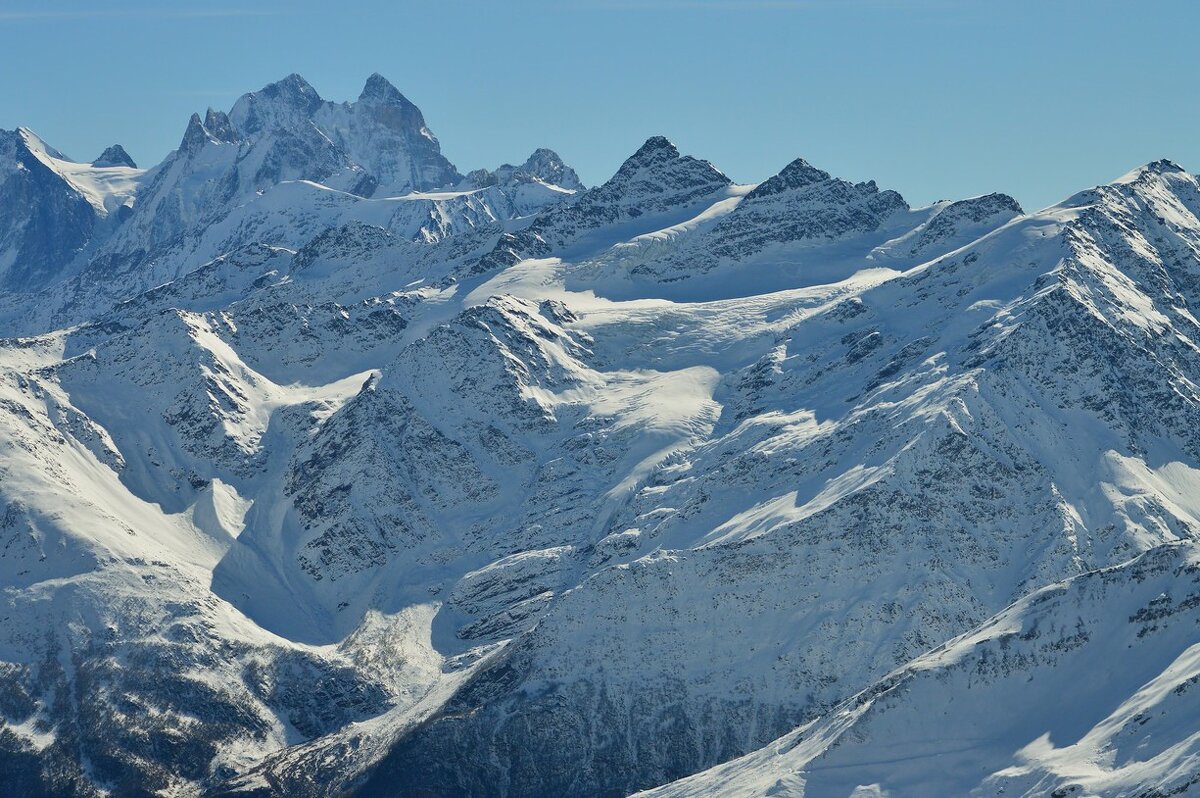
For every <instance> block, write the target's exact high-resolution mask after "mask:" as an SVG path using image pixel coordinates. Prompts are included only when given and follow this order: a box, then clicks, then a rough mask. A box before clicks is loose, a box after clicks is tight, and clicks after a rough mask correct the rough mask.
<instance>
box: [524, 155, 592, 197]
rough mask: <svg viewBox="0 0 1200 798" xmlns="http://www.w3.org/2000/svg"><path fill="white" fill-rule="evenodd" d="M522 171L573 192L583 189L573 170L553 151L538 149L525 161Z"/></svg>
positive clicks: (581, 182)
mask: <svg viewBox="0 0 1200 798" xmlns="http://www.w3.org/2000/svg"><path fill="white" fill-rule="evenodd" d="M521 169H522V171H525V172H528V173H529V174H531V175H533V176H535V177H537V178H539V179H541V180H544V181H545V182H547V183H550V184H551V185H555V186H562V187H563V188H569V189H573V190H579V189H581V188H583V181H581V180H580V179H579V175H577V174H576V173H575V170H574V169H572V168H571V167H570V166H568V165H567V164H566V163H565V162H564V161H563V159H562V158H561V157H559V154H558V153H557V152H555V151H554V150H551V149H547V148H545V147H539V148H538V149H536V150H534V151H533V154H532V155H530V156H529V157H528V158H526V159H525V163H524V165H523V166H522V167H521Z"/></svg>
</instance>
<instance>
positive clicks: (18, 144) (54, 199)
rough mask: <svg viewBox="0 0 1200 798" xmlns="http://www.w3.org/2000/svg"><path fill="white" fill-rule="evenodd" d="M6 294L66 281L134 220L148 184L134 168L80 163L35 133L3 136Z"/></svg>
mask: <svg viewBox="0 0 1200 798" xmlns="http://www.w3.org/2000/svg"><path fill="white" fill-rule="evenodd" d="M0 161H2V162H3V163H4V168H3V170H2V171H0V208H3V209H4V213H3V215H2V216H3V222H0V288H3V289H4V290H5V291H28V290H30V289H36V288H40V287H41V286H43V285H45V284H47V283H52V282H56V281H58V280H60V279H62V278H63V277H64V276H66V275H68V274H69V273H70V271H71V270H72V269H74V268H78V265H79V263H80V261H81V260H82V258H83V257H84V256H85V254H86V252H87V250H89V248H94V247H95V246H96V244H97V242H99V241H101V240H103V238H104V237H105V236H106V235H107V234H109V233H110V232H111V230H112V228H113V227H115V225H116V224H118V223H119V222H120V221H121V220H122V219H124V217H125V216H126V215H127V214H128V212H129V210H130V205H131V204H132V202H133V197H134V195H135V193H136V191H137V187H138V184H139V182H140V180H141V178H142V174H143V173H142V172H141V171H139V170H138V169H137V168H136V167H135V166H133V164H132V162H130V163H129V164H117V163H107V162H105V163H101V162H100V161H97V162H96V163H94V164H91V165H88V164H78V163H74V162H73V161H70V160H68V159H67V158H66V157H65V156H63V154H62V153H60V152H58V151H57V150H55V149H54V148H53V147H51V146H49V145H48V144H46V143H45V142H44V141H42V140H41V139H40V138H38V137H37V135H36V134H34V133H33V132H32V131H30V130H27V129H25V128H18V129H17V130H14V131H0Z"/></svg>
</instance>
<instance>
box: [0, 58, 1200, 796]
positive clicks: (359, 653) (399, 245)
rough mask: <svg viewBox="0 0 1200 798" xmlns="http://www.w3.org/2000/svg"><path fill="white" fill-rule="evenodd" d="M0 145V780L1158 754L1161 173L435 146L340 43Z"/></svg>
mask: <svg viewBox="0 0 1200 798" xmlns="http://www.w3.org/2000/svg"><path fill="white" fill-rule="evenodd" d="M0 147H2V148H4V149H5V151H7V152H10V153H11V154H12V156H13V157H12V158H10V159H9V160H8V163H9V164H10V166H7V167H3V168H6V169H8V170H9V171H7V172H0V208H3V209H4V212H3V213H2V214H0V220H2V221H0V284H2V285H3V287H4V292H3V293H2V294H0V334H2V335H5V336H8V337H6V338H3V339H0V426H2V428H3V432H2V434H0V546H2V547H3V553H4V554H3V557H0V587H2V588H3V601H2V604H0V619H2V621H3V622H2V623H0V793H3V794H6V795H7V794H14V795H35V796H36V795H55V796H57V795H71V796H100V795H122V796H123V795H173V796H196V795H205V796H235V795H236V796H301V797H303V796H326V795H357V796H395V795H445V796H456V795H483V796H558V795H581V796H618V795H627V794H630V793H634V792H637V791H639V790H651V793H650V794H652V795H660V794H661V795H664V796H666V795H669V796H702V795H703V796H708V795H728V796H759V795H762V796H766V795H772V796H808V797H809V798H823V797H824V796H836V797H837V798H847V797H848V796H857V797H858V798H864V797H865V796H883V795H887V796H893V798H899V797H900V796H913V797H914V798H916V797H922V796H928V795H955V796H957V795H980V796H992V795H1005V796H1013V795H1026V796H1042V795H1057V796H1076V795H1078V796H1083V795H1102V796H1126V795H1128V796H1134V795H1137V796H1157V795H1178V794H1183V793H1186V792H1187V790H1188V789H1189V787H1190V786H1191V785H1192V784H1193V782H1197V783H1198V784H1200V758H1198V753H1200V752H1198V749H1197V746H1198V744H1200V743H1198V741H1200V722H1198V721H1197V718H1198V717H1200V713H1198V712H1197V707H1196V706H1195V698H1196V695H1200V693H1197V691H1196V688H1195V683H1196V682H1197V681H1198V680H1200V657H1198V656H1197V653H1196V651H1194V650H1193V649H1194V648H1195V645H1196V629H1197V628H1198V627H1197V624H1198V623H1200V581H1198V580H1200V550H1198V549H1197V545H1196V542H1195V541H1196V537H1197V530H1200V393H1198V389H1197V385H1200V347H1198V346H1197V341H1198V340H1200V322H1198V321H1197V319H1196V318H1195V317H1194V316H1193V314H1192V311H1191V310H1190V308H1191V307H1192V306H1194V305H1195V304H1196V303H1198V302H1200V218H1198V214H1200V183H1198V181H1197V179H1196V178H1195V177H1193V176H1191V175H1189V174H1187V173H1186V172H1185V171H1183V170H1182V169H1181V168H1179V167H1178V166H1176V165H1174V164H1171V163H1169V162H1157V163H1153V164H1149V165H1147V166H1145V167H1142V168H1140V169H1138V170H1135V171H1134V172H1132V173H1130V174H1128V175H1126V176H1125V177H1123V178H1121V179H1119V180H1117V181H1115V182H1113V183H1112V184H1110V185H1107V186H1101V187H1098V188H1095V189H1090V190H1088V191H1084V192H1082V193H1080V194H1077V195H1075V196H1073V197H1071V198H1069V199H1067V200H1066V201H1064V202H1063V203H1061V204H1059V205H1056V206H1054V207H1051V208H1048V209H1045V210H1043V211H1039V212H1037V213H1025V212H1024V211H1023V210H1022V209H1021V208H1020V207H1019V206H1018V205H1017V204H1016V203H1015V202H1014V201H1013V200H1012V199H1011V198H1009V197H1006V196H1004V195H1002V194H992V195H987V196H983V197H977V198H971V199H965V200H960V201H957V202H949V201H948V202H941V203H937V204H935V205H933V206H930V207H927V208H911V207H909V206H908V204H907V203H906V202H905V201H904V199H903V198H902V197H901V196H900V195H899V194H897V193H895V192H894V191H887V190H880V189H879V188H878V187H877V186H876V185H875V184H874V183H870V182H868V183H858V184H855V183H850V182H847V181H843V180H839V179H837V178H835V177H833V176H831V175H829V174H828V173H826V172H824V171H821V170H820V169H818V168H816V167H814V166H812V165H811V164H808V163H807V162H805V161H803V160H800V159H798V160H796V161H794V162H792V163H790V164H788V165H786V166H785V167H784V168H783V169H782V170H781V171H780V173H779V174H778V175H776V176H774V177H772V178H770V179H769V180H766V181H764V182H763V183H760V184H758V185H740V184H736V183H733V182H732V181H731V180H730V179H729V178H728V177H727V176H725V175H724V174H722V173H721V172H720V171H719V170H718V169H716V168H715V167H714V166H712V165H711V164H709V163H708V162H706V161H703V160H699V159H696V158H692V157H687V156H682V155H680V153H679V152H678V151H677V150H676V149H675V147H674V145H672V144H671V143H670V142H669V141H667V140H666V139H664V138H661V137H654V138H651V139H649V140H648V141H647V142H646V144H645V145H644V146H643V147H642V148H641V149H639V150H638V151H637V152H636V153H634V154H633V155H632V156H631V157H630V158H629V159H628V160H627V161H626V162H625V163H624V164H623V165H622V166H621V167H620V169H619V170H618V171H617V172H616V174H615V175H614V176H613V177H612V178H611V179H610V180H609V181H607V182H605V183H604V184H603V185H601V186H598V187H595V188H591V189H585V188H584V187H583V186H582V185H581V184H580V183H579V180H578V178H577V177H576V176H575V174H574V172H573V171H572V170H571V169H570V167H568V166H566V165H565V164H564V163H563V162H562V161H561V159H559V158H558V156H556V155H554V153H553V152H551V151H549V150H544V149H543V150H537V151H535V152H534V154H533V155H532V156H531V157H530V158H529V159H527V160H526V161H525V162H524V163H523V164H522V165H520V166H510V165H506V166H502V167H500V168H498V169H494V170H475V171H473V172H470V173H468V174H467V175H465V176H464V175H462V174H461V173H460V172H458V170H457V169H456V168H455V167H454V166H453V165H452V164H450V162H449V161H448V160H446V159H445V158H444V157H443V156H442V155H441V152H440V149H439V146H438V143H437V139H436V138H435V137H434V136H433V134H432V133H431V132H430V131H429V129H428V128H427V127H426V126H425V122H424V119H423V118H422V116H421V114H420V111H419V110H417V109H416V107H415V106H413V105H412V104H411V103H410V102H409V101H408V100H406V99H405V98H404V97H403V96H402V95H400V94H399V92H397V91H396V90H395V89H394V88H393V87H391V86H390V84H388V83H387V82H386V81H384V80H383V79H382V78H379V77H378V76H374V77H372V78H371V79H370V80H369V81H368V83H367V86H366V87H365V88H364V90H363V93H362V95H361V96H360V97H359V99H358V100H357V101H355V102H353V103H342V104H337V103H331V102H327V101H325V100H322V99H321V98H320V97H318V96H317V95H316V93H315V92H314V91H313V90H312V88H311V87H310V86H308V84H307V83H305V82H304V81H303V80H302V79H301V78H299V77H298V76H291V77H289V78H287V79H285V80H283V81H280V82H279V83H277V84H272V85H271V86H268V87H266V88H264V89H263V90H261V91H259V92H255V93H253V94H249V95H246V96H245V97H243V98H242V99H241V100H239V101H238V102H237V104H235V106H234V108H233V109H232V110H231V111H230V112H229V113H224V112H219V111H210V112H209V113H208V114H207V115H206V116H205V117H203V118H202V117H200V116H196V117H195V118H193V119H192V121H191V122H190V124H189V126H188V128H187V131H186V133H185V135H184V137H183V141H182V143H181V146H180V148H179V150H177V151H176V152H175V153H172V155H170V156H168V158H167V159H166V161H164V162H163V163H162V164H160V165H158V166H156V167H153V168H151V169H148V170H142V169H139V168H138V167H137V166H136V165H134V163H133V161H132V160H131V159H130V158H129V157H128V155H127V154H126V153H125V152H124V150H122V149H121V148H120V147H119V146H114V147H111V148H109V149H108V150H107V151H106V152H105V153H104V154H103V155H102V156H101V157H100V158H98V159H97V160H96V161H95V162H94V163H91V164H85V163H77V162H74V161H71V160H69V159H68V158H66V157H65V156H63V155H62V154H61V153H59V152H57V151H55V150H54V149H53V148H52V147H50V146H49V145H47V144H46V143H44V142H42V141H41V140H40V139H38V138H37V137H36V136H35V135H34V134H32V133H30V132H29V131H27V130H18V131H15V132H13V133H3V134H0ZM1192 789H1200V786H1197V787H1192Z"/></svg>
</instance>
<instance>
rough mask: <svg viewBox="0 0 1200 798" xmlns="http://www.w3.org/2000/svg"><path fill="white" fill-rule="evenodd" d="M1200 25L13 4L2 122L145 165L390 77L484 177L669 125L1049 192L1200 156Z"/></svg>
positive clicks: (1042, 17) (522, 7)
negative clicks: (263, 103) (255, 98)
mask: <svg viewBox="0 0 1200 798" xmlns="http://www.w3.org/2000/svg"><path fill="white" fill-rule="evenodd" d="M1198 32H1200V3H1198V2H1195V0H1191V1H1179V2H1168V1H1166V0H1163V1H1162V2H1155V0H1141V1H1140V2H1113V1H1111V0H1037V1H1036V2H1027V1H1026V0H995V1H994V2H969V1H968V0H957V1H956V0H741V1H740V2H739V1H738V0H642V1H641V2H638V1H637V0H575V1H573V0H486V1H485V0H423V1H422V2H397V1H396V0H391V1H389V0H335V1H334V2H330V0H322V2H316V0H262V1H261V2H254V3H249V2H239V0H208V2H207V3H204V4H201V3H193V2H177V1H176V0H157V2H152V1H151V0H104V2H96V1H95V0H86V1H85V0H0V75H2V76H3V77H2V79H0V127H2V128H13V127H15V126H17V125H25V126H28V127H31V128H33V129H34V130H35V131H37V132H38V133H39V134H41V135H42V136H43V137H44V138H46V139H47V140H48V141H49V142H50V143H51V144H53V145H55V146H56V147H58V148H59V149H61V150H63V151H64V152H66V153H67V154H68V155H69V156H71V157H74V158H76V159H79V160H90V159H92V158H94V157H96V155H98V154H99V153H100V151H101V150H102V149H103V148H104V147H105V146H106V145H108V144H110V143H113V142H119V143H121V144H123V145H125V147H126V149H128V150H129V152H130V153H131V154H132V155H133V157H134V158H135V159H136V160H137V161H138V162H139V163H140V164H141V165H143V166H145V165H151V164H153V163H155V162H157V161H158V160H160V159H161V158H162V157H163V156H164V155H166V154H167V152H168V151H170V150H171V149H173V148H174V147H175V146H176V145H177V144H178V143H179V139H180V137H181V136H182V135H183V131H184V128H185V126H186V123H187V118H188V116H189V115H190V114H191V113H192V112H193V111H203V110H204V109H205V108H206V107H208V106H214V107H217V108H222V109H228V108H229V107H230V106H231V105H232V103H233V101H234V100H235V99H236V98H237V96H238V95H240V94H242V93H244V92H246V91H251V90H254V89H257V88H260V87H261V86H262V85H264V84H265V83H268V82H271V81H272V80H276V79H278V78H280V77H283V76H284V75H286V74H288V73H290V72H299V73H300V74H302V75H304V76H305V77H306V78H307V79H308V80H309V82H310V83H312V84H313V86H315V87H316V89H317V90H318V91H319V92H320V93H321V95H322V96H324V97H325V98H327V99H332V100H346V99H353V98H354V97H356V96H357V95H358V92H359V90H360V89H361V87H362V84H363V82H364V80H365V79H366V77H367V76H368V75H369V74H370V73H372V72H375V71H378V72H381V73H383V74H384V75H385V76H387V77H388V78H389V79H390V80H391V81H392V82H393V83H394V84H396V86H397V87H398V88H399V89H400V90H401V91H402V92H404V93H405V94H406V95H407V96H408V97H409V99H411V100H412V101H413V102H415V103H416V104H417V105H418V106H420V107H421V109H422V110H423V111H424V112H425V118H426V120H427V122H428V124H429V126H430V128H431V129H432V130H433V131H434V132H435V133H436V134H437V136H438V138H439V139H440V140H441V142H442V149H443V151H444V152H445V154H446V155H447V156H448V157H449V158H450V160H451V161H453V162H454V163H455V164H456V165H457V166H458V167H459V169H461V170H462V171H464V172H465V171H467V170H469V169H472V168H476V167H480V166H488V167H492V166H495V165H497V164H499V163H501V162H504V161H509V162H512V161H519V160H522V159H524V157H525V156H526V155H527V154H528V153H529V152H530V151H532V150H533V149H534V148H535V147H539V146H547V147H551V148H553V149H555V150H557V151H558V152H559V153H560V154H561V155H562V156H563V157H564V158H565V159H566V160H567V161H568V162H570V163H572V164H573V165H574V166H575V167H576V168H577V170H578V171H579V173H580V175H581V176H582V177H583V179H584V181H585V182H587V183H588V184H595V183H599V182H602V181H603V180H604V179H606V178H607V177H608V176H610V175H611V174H612V172H613V171H614V170H615V169H616V168H617V166H618V165H619V164H620V162H621V161H622V160H623V159H624V158H625V157H627V156H628V155H629V154H631V153H632V152H633V151H634V150H635V149H636V148H637V147H638V145H639V144H640V143H641V142H642V141H643V140H644V139H646V138H647V137H649V136H650V135H653V134H658V133H661V134H663V135H666V136H667V137H668V138H670V139H672V140H673V141H675V143H676V144H678V145H679V147H680V149H681V150H683V151H684V152H686V153H690V154H693V155H697V156H699V157H703V158H707V159H708V160H710V161H712V162H713V163H715V164H716V165H717V166H718V167H720V168H721V169H722V170H723V171H725V172H726V173H727V174H728V175H729V176H730V177H732V178H733V179H735V180H738V181H740V182H754V181H758V180H762V179H765V178H766V177H769V176H770V175H771V174H774V173H775V172H777V171H778V170H779V169H780V168H782V167H783V166H784V164H786V163H787V162H788V161H789V160H791V159H792V158H794V157H796V156H803V157H805V158H807V159H808V160H809V161H811V162H812V163H814V164H816V165H817V166H820V167H822V168H825V169H827V170H829V171H831V172H833V173H834V174H836V175H839V176H842V177H846V178H849V179H854V180H866V179H875V180H876V181H877V182H878V183H879V184H880V186H881V187H884V188H894V189H896V190H898V191H900V192H901V193H902V194H904V195H905V197H906V198H907V199H908V200H909V201H910V202H911V203H913V204H926V203H928V202H931V201H934V200H936V199H940V198H958V197H964V196H971V195H975V194H981V193H986V192H989V191H1006V192H1008V193H1010V194H1013V195H1014V196H1016V197H1017V198H1018V199H1019V200H1020V201H1021V202H1022V203H1023V204H1025V205H1026V206H1027V207H1029V208H1035V207H1041V206H1044V205H1047V204H1050V203H1052V202H1055V201H1057V200H1059V199H1062V198H1063V197H1065V196H1067V195H1069V194H1072V193H1074V192H1075V191H1077V190H1079V189H1082V188H1086V187H1088V186H1091V185H1094V184H1096V183H1099V182H1105V181H1107V180H1110V179H1112V178H1114V177H1116V176H1118V175H1120V174H1121V173H1123V172H1125V171H1127V170H1128V169H1130V168H1132V167H1133V166H1136V165H1137V164H1139V163H1144V162H1146V161H1150V160H1155V159H1157V158H1163V157H1165V158H1171V159H1173V160H1176V161H1179V162H1180V163H1181V164H1183V166H1185V167H1187V168H1189V169H1190V170H1191V171H1200V102H1198V99H1200V97H1198V94H1200V90H1198V88H1197V87H1198V85H1200V36H1198Z"/></svg>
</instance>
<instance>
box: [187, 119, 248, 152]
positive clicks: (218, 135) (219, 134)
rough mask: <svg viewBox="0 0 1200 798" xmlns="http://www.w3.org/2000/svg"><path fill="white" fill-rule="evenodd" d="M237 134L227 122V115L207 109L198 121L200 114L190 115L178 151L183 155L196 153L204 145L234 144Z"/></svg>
mask: <svg viewBox="0 0 1200 798" xmlns="http://www.w3.org/2000/svg"><path fill="white" fill-rule="evenodd" d="M236 142H237V134H236V133H235V132H234V129H233V125H232V124H231V123H230V121H229V115H228V114H226V113H225V112H224V111H217V110H215V109H213V108H209V109H208V112H207V113H206V114H205V115H204V119H203V120H201V119H200V114H192V117H191V119H189V120H188V126H187V130H185V131H184V132H183V140H182V141H181V142H180V143H179V151H180V152H181V153H183V154H185V155H190V154H193V153H195V152H198V151H199V150H200V149H201V148H203V147H204V146H205V145H206V144H208V143H212V144H234V143H236Z"/></svg>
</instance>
